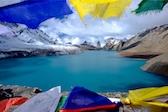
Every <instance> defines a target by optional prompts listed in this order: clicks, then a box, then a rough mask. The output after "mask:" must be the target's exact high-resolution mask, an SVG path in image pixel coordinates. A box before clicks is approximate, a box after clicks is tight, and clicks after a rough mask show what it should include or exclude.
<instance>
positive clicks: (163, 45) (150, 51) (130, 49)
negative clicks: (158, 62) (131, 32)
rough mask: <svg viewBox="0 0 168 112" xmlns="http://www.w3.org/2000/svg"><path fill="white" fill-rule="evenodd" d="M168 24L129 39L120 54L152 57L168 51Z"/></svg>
mask: <svg viewBox="0 0 168 112" xmlns="http://www.w3.org/2000/svg"><path fill="white" fill-rule="evenodd" d="M167 49H168V25H163V26H160V27H155V28H153V29H150V30H147V31H145V32H143V33H141V34H139V35H137V36H135V37H134V38H132V39H130V40H129V41H127V42H126V43H125V44H124V45H123V47H122V49H121V50H122V51H121V52H120V55H122V56H126V57H136V58H143V57H144V58H152V57H154V56H157V55H160V54H162V53H166V52H168V50H167Z"/></svg>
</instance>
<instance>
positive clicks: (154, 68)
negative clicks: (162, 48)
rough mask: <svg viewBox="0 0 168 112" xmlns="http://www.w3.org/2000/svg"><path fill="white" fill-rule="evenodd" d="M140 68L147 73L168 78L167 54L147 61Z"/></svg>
mask: <svg viewBox="0 0 168 112" xmlns="http://www.w3.org/2000/svg"><path fill="white" fill-rule="evenodd" d="M141 68H142V70H145V71H148V72H152V73H156V74H161V75H165V76H168V53H165V54H162V55H160V56H157V57H154V58H152V59H150V60H148V61H147V63H146V64H145V65H144V66H143V67H141Z"/></svg>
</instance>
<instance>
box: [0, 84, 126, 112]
mask: <svg viewBox="0 0 168 112" xmlns="http://www.w3.org/2000/svg"><path fill="white" fill-rule="evenodd" d="M0 89H3V90H9V89H10V90H11V91H12V93H13V97H25V98H28V99H30V98H32V97H33V96H35V95H36V94H38V93H40V92H42V90H41V89H40V88H38V87H34V88H32V87H27V86H19V85H2V84H0ZM68 94H69V92H62V95H66V96H67V95H68ZM98 94H100V95H102V96H105V97H108V98H125V97H127V95H128V93H126V92H106V93H98ZM17 107H18V106H14V107H12V108H10V109H9V110H8V112H12V111H13V110H14V109H16V108H17Z"/></svg>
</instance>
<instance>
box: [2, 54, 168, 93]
mask: <svg viewBox="0 0 168 112" xmlns="http://www.w3.org/2000/svg"><path fill="white" fill-rule="evenodd" d="M145 63H146V62H145V61H144V60H137V59H130V58H123V57H120V56H117V52H113V51H85V52H83V53H79V54H74V55H64V56H50V57H31V58H17V59H4V60H0V83H1V84H4V85H22V86H31V87H39V88H41V89H42V90H43V91H45V90H48V89H50V88H52V87H54V86H58V85H61V86H62V91H70V90H71V86H72V87H73V86H83V87H85V88H87V89H90V90H92V91H95V92H114V91H128V90H130V89H136V88H142V87H151V86H163V85H168V77H164V76H160V75H155V74H150V73H147V72H144V71H142V70H141V69H140V66H142V65H144V64H145Z"/></svg>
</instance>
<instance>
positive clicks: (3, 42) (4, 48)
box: [0, 22, 80, 58]
mask: <svg viewBox="0 0 168 112" xmlns="http://www.w3.org/2000/svg"><path fill="white" fill-rule="evenodd" d="M0 25H1V26H0V28H1V32H0V58H7V57H8V58H12V57H26V56H36V55H37V56H40V55H61V54H69V53H76V52H79V51H80V49H79V48H78V47H75V46H73V45H64V44H58V43H57V39H56V38H54V37H50V36H48V35H47V34H45V33H44V32H43V31H41V30H39V29H36V30H32V29H29V28H26V27H25V26H24V25H19V24H11V23H4V22H0Z"/></svg>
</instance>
